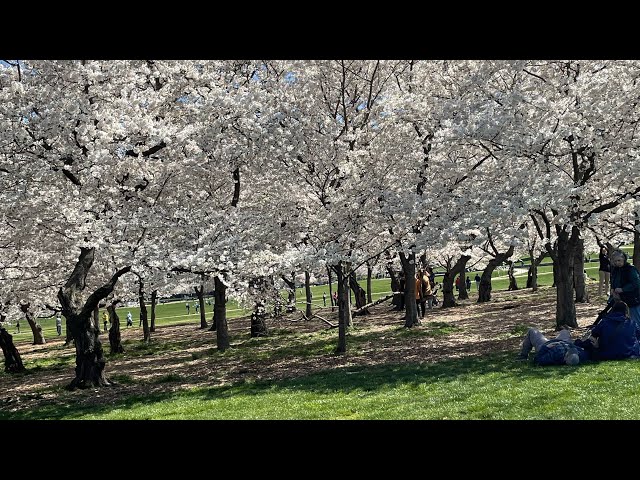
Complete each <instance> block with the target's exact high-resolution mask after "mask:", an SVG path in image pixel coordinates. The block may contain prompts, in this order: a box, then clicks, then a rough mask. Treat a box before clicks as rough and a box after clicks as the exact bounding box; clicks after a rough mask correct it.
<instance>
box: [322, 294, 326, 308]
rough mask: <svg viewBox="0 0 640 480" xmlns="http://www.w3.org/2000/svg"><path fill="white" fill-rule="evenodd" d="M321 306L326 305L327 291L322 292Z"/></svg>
mask: <svg viewBox="0 0 640 480" xmlns="http://www.w3.org/2000/svg"><path fill="white" fill-rule="evenodd" d="M322 306H323V307H326V306H327V293H326V292H322Z"/></svg>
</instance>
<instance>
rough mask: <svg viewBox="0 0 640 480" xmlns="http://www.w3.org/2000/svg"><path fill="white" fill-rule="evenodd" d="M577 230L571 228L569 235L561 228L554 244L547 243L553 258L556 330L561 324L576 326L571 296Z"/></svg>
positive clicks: (574, 306) (574, 308)
mask: <svg viewBox="0 0 640 480" xmlns="http://www.w3.org/2000/svg"><path fill="white" fill-rule="evenodd" d="M578 234H579V230H578V228H577V227H573V228H572V234H571V237H569V233H568V232H566V231H565V230H561V231H560V232H559V234H558V238H557V239H556V242H555V245H554V247H553V248H551V247H550V246H549V245H547V251H548V252H549V255H550V256H551V258H552V259H553V266H554V269H553V270H554V278H555V283H556V330H560V329H561V328H562V326H563V325H567V326H569V327H574V328H575V327H577V326H578V323H577V321H576V305H575V302H574V297H573V274H574V272H573V266H574V261H573V260H574V258H573V254H574V251H575V246H576V243H577V240H578V236H579V235H578Z"/></svg>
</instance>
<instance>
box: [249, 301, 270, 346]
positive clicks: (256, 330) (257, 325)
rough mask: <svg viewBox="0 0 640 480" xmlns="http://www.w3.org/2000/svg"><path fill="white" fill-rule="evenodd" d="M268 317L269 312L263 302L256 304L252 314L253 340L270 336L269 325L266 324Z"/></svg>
mask: <svg viewBox="0 0 640 480" xmlns="http://www.w3.org/2000/svg"><path fill="white" fill-rule="evenodd" d="M266 316H267V312H266V310H265V308H264V305H263V304H262V303H261V302H258V303H256V306H255V308H254V310H253V313H252V314H251V338H254V337H266V336H267V335H268V334H269V332H268V330H267V323H266V322H265V319H266Z"/></svg>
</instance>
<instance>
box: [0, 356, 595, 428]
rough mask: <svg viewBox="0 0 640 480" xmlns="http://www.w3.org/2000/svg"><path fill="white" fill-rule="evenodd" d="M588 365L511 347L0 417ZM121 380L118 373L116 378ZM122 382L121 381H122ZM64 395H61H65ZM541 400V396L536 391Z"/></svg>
mask: <svg viewBox="0 0 640 480" xmlns="http://www.w3.org/2000/svg"><path fill="white" fill-rule="evenodd" d="M593 365H597V364H585V365H580V366H578V367H566V366H552V367H537V366H534V365H533V364H532V363H531V362H529V363H517V362H514V360H513V354H512V353H504V352H502V353H495V354H492V355H487V356H483V357H465V358H462V359H456V360H447V361H443V362H440V363H437V364H387V365H381V366H375V367H341V368H335V369H331V370H325V371H322V372H318V373H314V374H311V375H307V376H303V377H297V378H293V379H286V380H281V381H277V382H271V381H267V382H261V381H258V382H239V383H236V384H234V385H230V386H223V387H203V388H195V389H192V390H188V391H180V392H175V393H157V394H149V395H145V396H140V395H135V396H130V397H126V398H123V399H122V400H119V401H115V402H111V403H110V404H108V405H78V404H77V403H75V402H74V401H73V397H72V396H66V395H64V394H63V395H62V397H61V398H59V399H58V400H57V401H56V403H55V404H52V405H44V406H43V407H42V408H39V409H37V410H33V411H19V412H13V413H12V412H3V411H0V419H15V420H20V419H29V420H38V419H64V418H76V417H81V416H83V415H86V414H92V415H97V416H100V415H103V414H104V415H106V414H107V413H109V412H110V411H112V410H114V409H121V410H126V409H129V408H133V407H139V406H140V405H146V406H151V405H153V404H156V403H161V402H167V401H172V400H174V399H178V398H182V399H191V400H194V399H199V400H202V401H207V400H214V399H218V400H219V399H225V398H232V397H235V396H245V397H246V396H260V395H264V394H267V393H272V392H274V391H278V390H283V391H286V390H295V391H306V392H309V393H313V394H318V395H323V394H333V393H335V392H341V393H344V394H349V393H352V392H356V391H357V392H363V393H366V392H377V391H381V390H384V389H393V388H401V387H417V386H418V385H427V386H428V385H430V384H443V383H446V382H456V381H460V380H464V379H465V377H468V378H470V379H476V380H478V379H482V377H485V376H486V382H487V383H489V382H493V381H495V374H496V373H497V374H499V376H500V377H501V378H502V379H503V380H504V383H502V384H501V385H500V387H501V388H506V387H508V385H510V384H512V383H523V382H526V381H527V380H531V379H548V380H552V379H562V378H563V377H566V376H571V375H574V374H576V373H578V372H580V370H581V369H591V368H592V367H593ZM176 378H177V377H175V376H174V375H167V376H166V377H163V378H161V379H158V380H157V382H161V383H163V382H171V381H173V380H175V379H176ZM119 380H120V381H121V382H122V380H126V379H123V378H120V379H119ZM122 383H126V382H122ZM65 396H66V398H65ZM538 400H539V401H540V402H543V403H544V402H545V401H546V399H544V398H542V397H540V398H539V399H538Z"/></svg>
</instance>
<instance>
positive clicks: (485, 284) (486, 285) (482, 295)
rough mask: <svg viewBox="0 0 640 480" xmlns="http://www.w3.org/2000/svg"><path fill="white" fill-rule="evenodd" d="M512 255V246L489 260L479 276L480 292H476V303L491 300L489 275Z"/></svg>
mask: <svg viewBox="0 0 640 480" xmlns="http://www.w3.org/2000/svg"><path fill="white" fill-rule="evenodd" d="M511 255H513V245H511V246H510V247H509V250H507V251H506V252H504V253H498V254H497V255H496V256H495V257H493V258H492V259H491V260H489V263H488V264H487V266H486V267H485V269H484V270H483V271H482V275H481V276H480V291H479V292H478V303H482V302H488V301H490V300H491V275H492V274H493V271H494V270H495V269H496V267H497V266H498V265H501V264H502V263H503V262H504V261H505V260H506V259H507V258H509V257H510V256H511Z"/></svg>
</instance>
